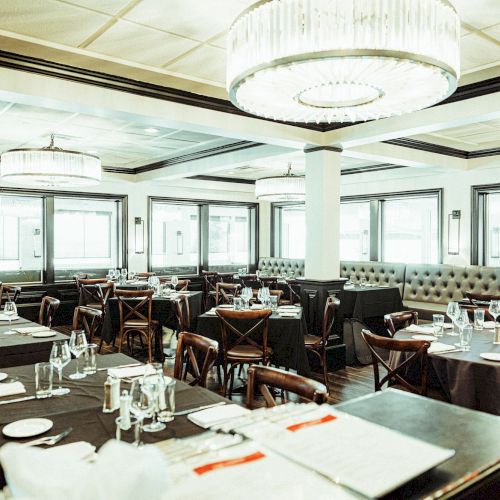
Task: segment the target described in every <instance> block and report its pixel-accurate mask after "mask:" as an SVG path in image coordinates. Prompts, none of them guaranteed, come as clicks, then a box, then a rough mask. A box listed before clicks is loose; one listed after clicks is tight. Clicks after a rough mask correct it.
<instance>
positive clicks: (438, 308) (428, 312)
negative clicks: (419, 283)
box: [403, 300, 448, 321]
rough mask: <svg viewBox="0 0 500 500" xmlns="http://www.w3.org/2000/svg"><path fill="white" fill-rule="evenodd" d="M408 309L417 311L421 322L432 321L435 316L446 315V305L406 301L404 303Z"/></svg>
mask: <svg viewBox="0 0 500 500" xmlns="http://www.w3.org/2000/svg"><path fill="white" fill-rule="evenodd" d="M403 304H404V306H405V308H406V309H408V310H410V311H417V313H418V319H419V320H427V321H432V315H433V314H446V309H447V307H448V306H447V305H446V304H436V303H433V302H417V301H413V300H405V301H404V302H403Z"/></svg>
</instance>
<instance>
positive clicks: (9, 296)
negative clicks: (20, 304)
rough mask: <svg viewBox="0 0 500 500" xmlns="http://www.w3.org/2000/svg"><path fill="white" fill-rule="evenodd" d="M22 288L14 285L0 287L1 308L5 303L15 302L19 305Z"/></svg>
mask: <svg viewBox="0 0 500 500" xmlns="http://www.w3.org/2000/svg"><path fill="white" fill-rule="evenodd" d="M21 291H22V288H21V287H20V286H13V285H5V284H3V283H2V284H1V285H0V306H1V305H2V304H3V302H14V303H17V300H18V299H19V296H20V295H21Z"/></svg>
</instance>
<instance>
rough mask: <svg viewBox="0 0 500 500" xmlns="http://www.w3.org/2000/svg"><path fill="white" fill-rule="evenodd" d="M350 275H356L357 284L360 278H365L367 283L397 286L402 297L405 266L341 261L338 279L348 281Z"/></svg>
mask: <svg viewBox="0 0 500 500" xmlns="http://www.w3.org/2000/svg"><path fill="white" fill-rule="evenodd" d="M352 274H354V275H356V280H357V281H358V282H359V280H360V278H361V277H365V278H366V280H367V281H368V283H374V284H377V285H390V286H397V287H398V288H399V292H400V293H401V296H402V295H403V287H404V283H405V264H390V263H386V262H351V261H341V262H340V277H341V278H347V279H349V278H350V277H351V275H352Z"/></svg>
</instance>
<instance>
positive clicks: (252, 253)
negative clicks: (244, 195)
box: [147, 196, 259, 276]
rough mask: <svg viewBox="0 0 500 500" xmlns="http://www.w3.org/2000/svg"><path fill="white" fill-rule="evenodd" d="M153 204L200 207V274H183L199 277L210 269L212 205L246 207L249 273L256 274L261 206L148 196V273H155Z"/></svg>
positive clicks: (198, 264)
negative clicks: (210, 212) (153, 264)
mask: <svg viewBox="0 0 500 500" xmlns="http://www.w3.org/2000/svg"><path fill="white" fill-rule="evenodd" d="M153 203H165V204H168V205H191V206H193V205H194V206H197V207H198V263H197V268H198V273H197V274H183V276H199V275H201V271H202V270H208V269H209V262H208V254H209V207H210V205H218V206H226V207H238V208H241V207H246V208H248V209H249V215H250V217H249V224H248V231H249V235H248V242H249V249H248V251H249V252H248V254H249V259H248V260H249V262H248V269H249V272H254V271H255V269H256V268H257V262H258V260H259V204H258V203H252V202H243V201H221V200H206V199H192V198H169V197H162V196H148V252H147V255H148V271H150V272H151V271H153V268H152V249H153V247H152V241H153V234H152V226H153V224H152V222H153V220H152V217H153Z"/></svg>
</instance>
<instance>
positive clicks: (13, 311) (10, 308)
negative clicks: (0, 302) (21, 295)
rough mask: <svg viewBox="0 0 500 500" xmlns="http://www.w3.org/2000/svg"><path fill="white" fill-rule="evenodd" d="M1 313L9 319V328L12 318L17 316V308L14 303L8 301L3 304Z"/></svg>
mask: <svg viewBox="0 0 500 500" xmlns="http://www.w3.org/2000/svg"><path fill="white" fill-rule="evenodd" d="M3 313H4V314H5V316H7V318H9V328H10V325H11V322H12V318H14V317H16V316H17V306H16V303H15V302H12V301H10V300H9V301H8V302H6V303H5V306H4V308H3Z"/></svg>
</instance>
